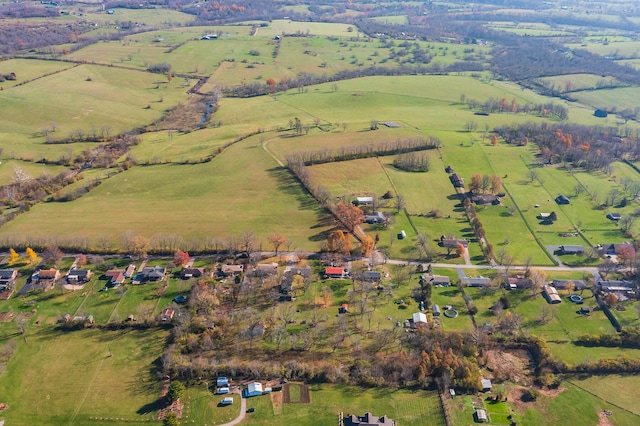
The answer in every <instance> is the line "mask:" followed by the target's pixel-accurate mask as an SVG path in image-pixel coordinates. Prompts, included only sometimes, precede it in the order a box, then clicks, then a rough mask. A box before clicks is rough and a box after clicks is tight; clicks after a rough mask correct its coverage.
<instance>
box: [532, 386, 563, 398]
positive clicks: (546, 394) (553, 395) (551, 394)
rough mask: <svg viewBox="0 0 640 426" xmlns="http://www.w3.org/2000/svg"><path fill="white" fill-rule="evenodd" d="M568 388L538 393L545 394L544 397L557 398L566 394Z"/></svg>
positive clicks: (541, 390)
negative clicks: (563, 393)
mask: <svg viewBox="0 0 640 426" xmlns="http://www.w3.org/2000/svg"><path fill="white" fill-rule="evenodd" d="M566 389H567V388H556V389H538V391H540V393H541V394H543V395H544V396H549V397H551V398H555V397H556V396H558V395H560V394H561V393H562V392H564V391H565V390H566Z"/></svg>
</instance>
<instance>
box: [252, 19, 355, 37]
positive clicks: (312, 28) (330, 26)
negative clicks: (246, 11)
mask: <svg viewBox="0 0 640 426" xmlns="http://www.w3.org/2000/svg"><path fill="white" fill-rule="evenodd" d="M349 27H351V28H352V30H353V31H351V32H350V31H349ZM296 33H300V34H308V35H314V36H335V37H340V36H342V37H358V36H360V37H364V34H362V33H360V32H359V31H358V28H357V27H355V26H353V25H348V24H340V23H323V22H300V21H289V20H284V19H274V20H273V21H271V22H269V23H268V26H266V27H262V26H261V27H259V28H258V34H257V35H258V36H267V37H275V36H282V34H285V35H286V34H296Z"/></svg>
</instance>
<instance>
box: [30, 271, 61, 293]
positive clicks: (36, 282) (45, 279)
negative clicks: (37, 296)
mask: <svg viewBox="0 0 640 426" xmlns="http://www.w3.org/2000/svg"><path fill="white" fill-rule="evenodd" d="M58 278H60V271H58V270H57V269H53V268H51V269H40V270H39V271H36V272H34V274H33V275H32V276H31V287H32V289H33V290H37V289H41V290H43V291H47V290H50V289H52V288H53V287H55V285H56V281H58Z"/></svg>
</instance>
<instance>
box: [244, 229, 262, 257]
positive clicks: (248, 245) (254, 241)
mask: <svg viewBox="0 0 640 426" xmlns="http://www.w3.org/2000/svg"><path fill="white" fill-rule="evenodd" d="M258 243H259V240H258V237H256V234H254V233H253V231H249V230H247V231H244V232H243V233H242V246H243V248H244V252H245V253H246V255H247V257H251V253H253V252H254V251H255V249H256V246H257V245H258Z"/></svg>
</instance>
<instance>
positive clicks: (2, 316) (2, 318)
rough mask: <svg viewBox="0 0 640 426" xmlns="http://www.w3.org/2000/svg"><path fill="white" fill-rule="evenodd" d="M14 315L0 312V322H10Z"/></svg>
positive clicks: (13, 313)
mask: <svg viewBox="0 0 640 426" xmlns="http://www.w3.org/2000/svg"><path fill="white" fill-rule="evenodd" d="M15 314H16V313H15V312H0V322H10V321H11V320H12V319H13V317H14V316H15Z"/></svg>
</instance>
